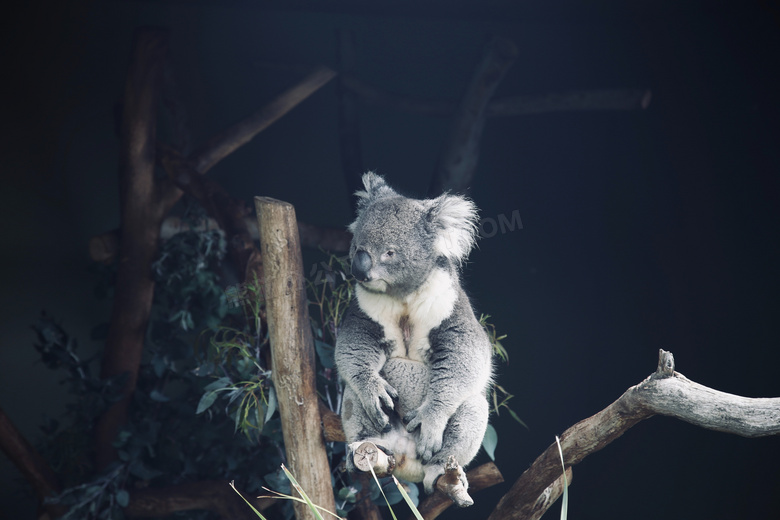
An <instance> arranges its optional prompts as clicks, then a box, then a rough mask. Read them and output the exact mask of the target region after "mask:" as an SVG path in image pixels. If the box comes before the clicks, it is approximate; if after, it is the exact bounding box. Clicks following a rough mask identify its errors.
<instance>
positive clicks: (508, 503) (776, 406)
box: [489, 350, 780, 520]
mask: <svg viewBox="0 0 780 520" xmlns="http://www.w3.org/2000/svg"><path fill="white" fill-rule="evenodd" d="M653 415H668V416H671V417H676V418H678V419H680V420H683V421H685V422H689V423H691V424H694V425H696V426H701V427H702V428H707V429H711V430H717V431H722V432H726V433H733V434H736V435H741V436H744V437H761V436H767V435H777V434H780V398H771V399H761V398H748V397H740V396H736V395H732V394H727V393H725V392H719V391H717V390H713V389H711V388H707V387H706V386H703V385H700V384H698V383H695V382H693V381H691V380H689V379H688V378H686V377H685V376H683V375H682V374H679V373H677V372H675V371H674V358H673V356H672V354H671V353H669V352H666V351H663V350H661V351H660V352H659V363H658V369H657V371H656V372H655V373H654V374H652V375H651V376H650V377H648V378H647V379H645V380H644V381H642V382H641V383H639V384H638V385H636V386H633V387H631V388H629V389H628V390H626V392H625V393H624V394H623V395H622V396H620V398H619V399H618V400H617V401H615V402H614V403H612V404H611V405H609V406H608V407H607V408H605V409H604V410H602V411H600V412H599V413H597V414H596V415H594V416H592V417H589V418H588V419H585V420H583V421H580V422H578V423H577V424H575V425H574V426H572V427H571V428H569V429H568V430H566V431H565V432H564V433H563V435H561V446H562V448H563V455H564V460H565V461H566V465H567V466H569V465H574V464H577V463H579V462H581V461H582V460H583V459H584V458H585V457H587V456H588V455H590V454H592V453H595V452H597V451H599V450H600V449H602V448H604V447H605V446H606V445H608V444H609V443H610V442H612V441H614V440H615V439H617V438H618V437H620V436H621V435H623V433H625V432H626V431H627V430H628V429H629V428H631V427H632V426H634V425H635V424H637V423H638V422H640V421H643V420H644V419H647V418H649V417H652V416H653ZM560 471H561V468H560V458H559V455H558V447H557V445H556V444H554V443H553V444H552V445H550V447H549V448H547V450H545V452H544V453H542V454H541V455H540V456H539V457H538V458H537V459H536V460H535V461H534V463H533V464H532V465H531V467H530V468H528V469H527V470H526V471H525V472H524V473H523V474H522V475H521V476H520V478H518V479H517V481H516V482H515V484H514V485H513V486H512V489H511V490H510V491H509V493H507V494H506V495H505V496H504V497H503V498H502V499H501V501H500V502H499V503H498V506H496V509H495V510H494V511H493V513H492V514H491V515H490V517H489V520H506V519H528V518H532V517H533V514H534V511H535V510H537V512H538V507H535V506H536V504H537V500H538V498H539V496H540V495H541V494H542V493H543V491H544V490H545V488H547V487H548V486H549V485H550V484H551V483H552V482H554V481H555V480H556V479H557V478H558V477H559V476H560ZM550 503H552V502H550Z"/></svg>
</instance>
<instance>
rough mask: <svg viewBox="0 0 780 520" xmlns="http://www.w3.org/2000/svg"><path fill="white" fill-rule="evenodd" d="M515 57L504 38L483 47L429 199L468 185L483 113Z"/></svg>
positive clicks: (474, 167) (512, 49)
mask: <svg viewBox="0 0 780 520" xmlns="http://www.w3.org/2000/svg"><path fill="white" fill-rule="evenodd" d="M516 56H517V47H515V44H514V43H512V42H511V41H509V40H506V39H503V38H497V39H495V40H493V41H491V42H490V43H489V44H488V46H487V47H486V49H485V53H484V55H483V57H482V61H481V62H480V63H479V66H478V67H477V70H476V71H475V72H474V76H473V78H472V79H471V83H469V86H468V88H467V89H466V93H465V95H464V96H463V99H462V100H461V102H460V105H459V106H458V109H457V111H456V112H455V115H454V117H453V121H452V125H451V127H450V133H449V136H448V138H447V141H446V143H445V145H444V149H443V151H442V153H441V156H440V157H439V164H438V166H437V168H436V174H435V175H434V177H433V182H432V183H431V188H430V190H429V195H431V196H436V195H438V194H440V193H441V192H442V191H445V190H452V191H463V190H465V189H466V188H467V187H468V186H469V184H470V183H471V179H472V177H473V176H474V171H475V170H476V167H477V160H478V158H479V141H480V139H481V137H482V129H483V128H484V126H485V110H486V108H487V105H488V102H489V101H490V98H491V97H492V96H493V92H495V90H496V87H497V86H498V84H499V83H500V82H501V79H502V78H503V77H504V74H505V73H506V71H507V70H508V69H509V67H511V66H512V63H514V60H515V57H516Z"/></svg>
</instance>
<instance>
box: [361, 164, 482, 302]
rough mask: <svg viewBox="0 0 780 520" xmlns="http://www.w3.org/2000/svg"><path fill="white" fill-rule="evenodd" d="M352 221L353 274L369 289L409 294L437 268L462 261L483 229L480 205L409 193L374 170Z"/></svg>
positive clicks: (456, 198)
mask: <svg viewBox="0 0 780 520" xmlns="http://www.w3.org/2000/svg"><path fill="white" fill-rule="evenodd" d="M363 185H364V186H365V191H359V192H357V193H356V195H357V196H358V197H359V200H358V209H357V219H356V220H355V221H354V222H353V223H352V224H350V226H349V230H350V231H352V235H353V238H352V244H351V247H350V258H351V260H352V274H353V275H354V276H355V279H357V281H358V282H359V283H360V284H361V285H362V286H363V287H364V288H365V289H367V290H369V291H372V292H380V293H387V294H389V295H391V296H395V297H403V296H406V295H407V294H409V293H411V292H413V291H414V290H415V289H417V288H418V287H420V286H421V285H422V284H423V283H424V282H425V280H426V279H427V278H428V276H429V275H430V273H431V271H432V270H433V269H435V268H437V267H439V268H449V266H452V265H460V264H461V263H462V262H463V260H465V259H466V257H467V256H468V254H469V252H470V251H471V249H472V248H473V247H474V242H475V239H476V233H477V225H476V220H477V209H476V207H475V206H474V203H473V202H471V201H470V200H468V199H466V198H465V197H462V196H460V195H450V194H444V195H442V196H440V197H437V198H435V199H425V200H417V199H410V198H408V197H404V196H402V195H399V194H398V193H396V192H395V191H394V190H393V189H392V188H390V187H389V186H388V185H387V184H386V183H385V180H384V179H383V178H382V177H380V176H379V175H376V174H374V173H371V172H369V173H366V174H365V175H363Z"/></svg>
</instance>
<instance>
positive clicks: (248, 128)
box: [191, 66, 336, 174]
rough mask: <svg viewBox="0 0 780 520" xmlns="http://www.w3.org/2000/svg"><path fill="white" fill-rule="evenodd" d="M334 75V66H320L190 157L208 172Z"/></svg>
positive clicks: (196, 165) (198, 167)
mask: <svg viewBox="0 0 780 520" xmlns="http://www.w3.org/2000/svg"><path fill="white" fill-rule="evenodd" d="M335 76H336V72H335V71H333V70H332V69H329V68H327V67H323V66H320V67H317V68H316V69H315V70H314V71H313V72H311V73H310V74H309V75H308V76H306V77H305V78H304V79H303V80H302V81H301V82H300V83H298V84H297V85H295V86H293V87H290V88H289V89H287V90H285V91H284V92H282V93H281V94H280V95H279V96H277V97H276V99H274V100H273V101H271V102H270V103H269V104H267V105H265V106H264V107H263V108H261V109H260V110H258V111H257V112H255V113H254V114H252V115H250V116H249V117H247V118H245V119H243V120H241V121H239V122H238V123H236V124H234V125H233V126H231V127H228V128H226V129H225V130H224V131H222V132H221V133H219V134H217V135H215V136H214V137H212V138H211V139H209V140H208V141H207V142H206V143H205V144H204V145H203V146H201V147H200V148H198V149H197V150H196V151H195V152H194V153H193V154H192V156H191V161H192V165H193V167H194V169H195V171H197V172H198V173H201V174H203V173H206V172H207V171H209V170H210V169H211V168H212V167H213V166H214V165H215V164H217V163H218V162H219V161H221V160H222V159H224V158H225V157H227V156H228V155H230V154H231V153H233V152H234V151H235V150H236V149H237V148H239V147H241V146H243V145H244V144H246V143H248V142H249V141H250V140H252V138H253V137H254V136H256V135H257V134H258V133H260V132H262V131H263V130H265V129H266V128H268V127H269V126H270V125H271V124H273V123H274V122H276V121H277V120H278V119H279V118H281V117H282V116H283V115H285V114H286V113H287V112H289V111H290V110H292V109H293V108H295V107H296V106H297V105H298V104H300V102H301V101H303V100H304V99H306V98H308V97H309V96H310V95H312V94H313V93H314V92H316V91H317V90H319V88H320V87H322V86H323V85H325V84H326V83H328V82H329V81H330V80H331V79H333V77H335Z"/></svg>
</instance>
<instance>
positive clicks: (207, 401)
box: [195, 390, 218, 414]
mask: <svg viewBox="0 0 780 520" xmlns="http://www.w3.org/2000/svg"><path fill="white" fill-rule="evenodd" d="M217 395H218V394H217V391H216V390H212V391H211V392H208V393H205V394H203V397H201V398H200V401H199V402H198V409H197V410H195V414H200V413H203V412H205V411H206V410H208V409H209V408H211V405H212V404H214V401H216V400H217Z"/></svg>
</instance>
